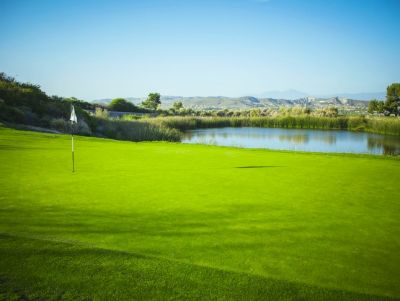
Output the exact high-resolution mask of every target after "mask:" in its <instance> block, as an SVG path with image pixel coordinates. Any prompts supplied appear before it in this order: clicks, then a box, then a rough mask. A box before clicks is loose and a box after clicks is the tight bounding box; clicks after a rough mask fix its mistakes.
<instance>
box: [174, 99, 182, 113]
mask: <svg viewBox="0 0 400 301" xmlns="http://www.w3.org/2000/svg"><path fill="white" fill-rule="evenodd" d="M172 108H173V109H174V111H176V112H177V111H180V110H181V109H183V104H182V102H181V101H175V102H174V103H173V104H172Z"/></svg>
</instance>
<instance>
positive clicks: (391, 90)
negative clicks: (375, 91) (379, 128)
mask: <svg viewBox="0 0 400 301" xmlns="http://www.w3.org/2000/svg"><path fill="white" fill-rule="evenodd" d="M385 109H386V110H387V111H388V112H389V113H390V114H394V115H396V116H397V115H399V114H400V83H393V84H391V85H390V86H389V87H387V90H386V102H385Z"/></svg>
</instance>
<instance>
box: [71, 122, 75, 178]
mask: <svg viewBox="0 0 400 301" xmlns="http://www.w3.org/2000/svg"><path fill="white" fill-rule="evenodd" d="M73 126H74V124H73V123H71V145H72V172H75V156H74V130H73Z"/></svg>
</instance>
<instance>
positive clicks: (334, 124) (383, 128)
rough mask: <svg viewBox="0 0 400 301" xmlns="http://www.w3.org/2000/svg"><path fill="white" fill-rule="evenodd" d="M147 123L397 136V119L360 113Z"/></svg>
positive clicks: (182, 128)
mask: <svg viewBox="0 0 400 301" xmlns="http://www.w3.org/2000/svg"><path fill="white" fill-rule="evenodd" d="M146 122H148V123H150V124H153V125H158V126H162V127H167V128H173V129H177V130H180V131H186V130H193V129H199V128H217V127H265V128H296V129H326V130H328V129H331V130H350V131H368V132H373V133H381V134H390V135H399V136H400V119H399V118H394V117H393V118H392V117H368V118H367V117H363V116H339V117H321V116H308V115H303V116H277V117H178V116H175V117H158V118H151V119H147V120H146Z"/></svg>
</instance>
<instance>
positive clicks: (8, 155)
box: [0, 128, 400, 300]
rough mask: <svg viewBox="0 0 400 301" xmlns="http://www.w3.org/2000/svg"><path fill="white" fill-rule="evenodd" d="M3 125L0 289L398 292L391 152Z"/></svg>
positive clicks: (158, 293) (337, 296)
mask: <svg viewBox="0 0 400 301" xmlns="http://www.w3.org/2000/svg"><path fill="white" fill-rule="evenodd" d="M76 150H77V152H76V162H77V172H76V173H75V174H72V173H71V171H70V170H71V166H70V165H71V158H70V156H71V153H70V140H69V137H68V136H63V135H51V134H41V133H32V132H24V131H15V130H10V129H5V128H0V160H1V161H0V162H1V170H0V179H1V182H0V191H1V194H0V232H1V233H2V234H1V236H0V299H1V298H4V299H11V298H16V299H23V298H25V299H34V298H44V299H62V300H77V299H91V298H93V299H111V298H114V299H132V298H136V299H171V298H178V299H201V298H208V299H267V298H269V299H270V300H385V299H398V298H399V297H400V289H399V285H398V284H399V281H400V255H399V254H400V252H399V250H400V248H399V247H400V239H399V234H400V221H399V209H400V203H399V201H398V200H399V199H400V191H399V190H398V180H399V174H400V161H399V160H397V159H391V158H382V157H374V156H357V155H334V154H311V153H292V152H275V151H266V150H249V149H234V148H222V147H212V146H201V145H183V144H173V143H157V142H152V143H131V142H121V141H112V140H104V139H94V138H84V137H77V139H76Z"/></svg>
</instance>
